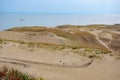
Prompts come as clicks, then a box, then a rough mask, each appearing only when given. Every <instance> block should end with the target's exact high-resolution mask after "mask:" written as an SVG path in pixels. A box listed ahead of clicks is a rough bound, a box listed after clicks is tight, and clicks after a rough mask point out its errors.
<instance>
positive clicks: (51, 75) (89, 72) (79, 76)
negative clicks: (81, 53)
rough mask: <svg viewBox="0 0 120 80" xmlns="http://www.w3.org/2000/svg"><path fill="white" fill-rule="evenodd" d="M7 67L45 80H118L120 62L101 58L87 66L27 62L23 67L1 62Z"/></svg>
mask: <svg viewBox="0 0 120 80" xmlns="http://www.w3.org/2000/svg"><path fill="white" fill-rule="evenodd" d="M0 64H2V65H7V66H9V67H14V68H17V69H19V70H21V71H23V72H28V73H29V74H32V75H34V76H42V77H44V78H46V79H47V80H119V79H120V72H119V70H120V62H119V61H114V60H113V61H110V60H106V59H103V60H102V61H99V60H96V61H95V62H94V63H93V64H91V65H90V66H89V67H85V68H69V67H58V66H50V65H43V64H40V65H38V64H29V65H30V67H24V66H20V65H16V64H9V63H1V62H0Z"/></svg>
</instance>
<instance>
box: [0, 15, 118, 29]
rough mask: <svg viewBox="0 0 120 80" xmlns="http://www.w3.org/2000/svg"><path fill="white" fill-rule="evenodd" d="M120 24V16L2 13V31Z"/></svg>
mask: <svg viewBox="0 0 120 80" xmlns="http://www.w3.org/2000/svg"><path fill="white" fill-rule="evenodd" d="M116 23H120V14H39V13H0V30H5V29H8V28H12V27H21V26H48V27H55V26H58V25H66V24H70V25H88V24H116Z"/></svg>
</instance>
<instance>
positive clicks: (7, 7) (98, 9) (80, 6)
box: [0, 0, 120, 14]
mask: <svg viewBox="0 0 120 80" xmlns="http://www.w3.org/2000/svg"><path fill="white" fill-rule="evenodd" d="M0 12H26V13H83V14H120V0H0Z"/></svg>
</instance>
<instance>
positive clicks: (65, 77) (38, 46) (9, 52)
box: [0, 25, 120, 80]
mask: <svg viewBox="0 0 120 80" xmlns="http://www.w3.org/2000/svg"><path fill="white" fill-rule="evenodd" d="M109 26H111V25H109ZM116 29H117V30H116ZM119 35H120V34H119V29H118V28H116V27H115V29H114V28H113V27H112V29H111V27H108V25H89V26H86V27H85V26H84V27H83V26H72V25H64V26H58V27H55V28H39V27H24V28H13V29H9V30H7V31H0V66H3V65H5V66H8V67H13V68H15V69H18V70H20V71H22V72H27V73H29V74H31V75H33V76H35V77H43V78H44V79H45V80H120V71H119V70H120V46H119V43H120V36H119Z"/></svg>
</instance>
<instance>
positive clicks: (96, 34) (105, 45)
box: [80, 29, 114, 52]
mask: <svg viewBox="0 0 120 80" xmlns="http://www.w3.org/2000/svg"><path fill="white" fill-rule="evenodd" d="M80 31H86V32H89V33H91V34H93V35H95V37H96V39H97V41H98V42H99V43H101V44H102V45H103V46H104V47H106V48H107V49H108V50H110V51H111V52H114V51H113V50H112V49H110V48H109V47H108V46H107V44H106V43H104V42H103V41H101V40H100V39H99V36H98V33H97V31H89V30H85V29H80ZM106 37H107V36H106Z"/></svg>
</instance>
